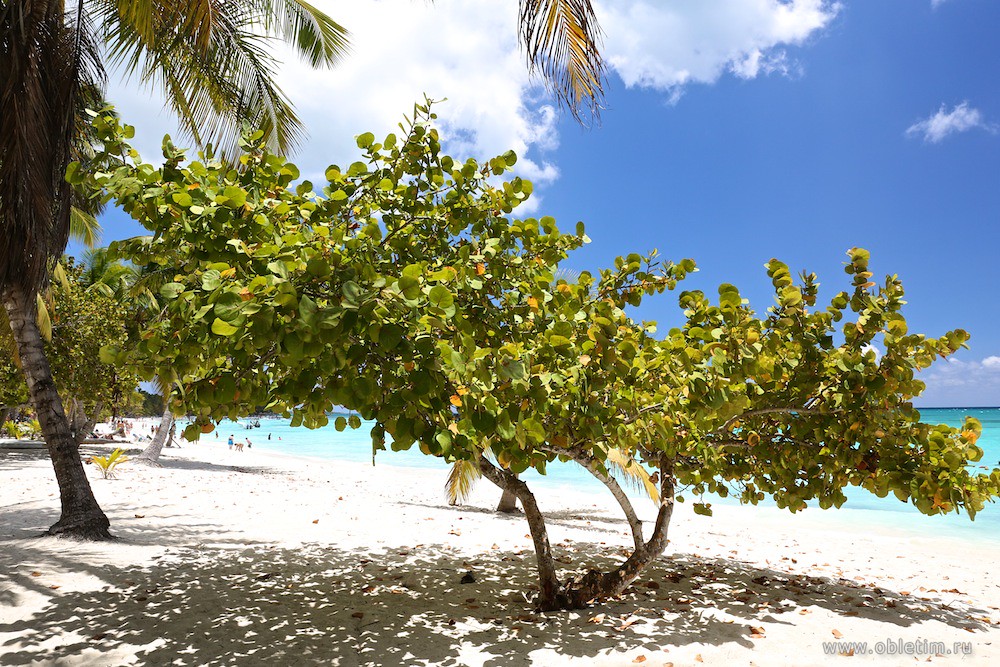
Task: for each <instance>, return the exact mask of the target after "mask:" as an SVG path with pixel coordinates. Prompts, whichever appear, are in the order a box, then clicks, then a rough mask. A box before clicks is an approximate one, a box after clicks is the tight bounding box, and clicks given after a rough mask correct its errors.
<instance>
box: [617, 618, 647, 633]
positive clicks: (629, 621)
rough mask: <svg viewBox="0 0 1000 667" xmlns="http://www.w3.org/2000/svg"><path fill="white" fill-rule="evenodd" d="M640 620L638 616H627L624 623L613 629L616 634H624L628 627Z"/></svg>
mask: <svg viewBox="0 0 1000 667" xmlns="http://www.w3.org/2000/svg"><path fill="white" fill-rule="evenodd" d="M640 620H642V619H640V618H639V617H638V616H629V617H628V618H627V619H626V620H625V621H623V622H622V624H621V625H619V626H618V627H617V628H615V629H616V630H618V632H624V631H625V630H628V629H629V628H630V627H632V626H633V625H635V624H636V623H638V622H639V621H640Z"/></svg>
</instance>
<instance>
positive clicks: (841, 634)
mask: <svg viewBox="0 0 1000 667" xmlns="http://www.w3.org/2000/svg"><path fill="white" fill-rule="evenodd" d="M831 634H832V635H833V636H834V637H836V638H837V639H840V638H841V637H843V636H844V633H843V632H841V631H840V630H836V629H834V630H833V631H831Z"/></svg>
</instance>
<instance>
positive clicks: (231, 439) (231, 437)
mask: <svg viewBox="0 0 1000 667" xmlns="http://www.w3.org/2000/svg"><path fill="white" fill-rule="evenodd" d="M232 448H233V436H232V434H230V435H229V449H232Z"/></svg>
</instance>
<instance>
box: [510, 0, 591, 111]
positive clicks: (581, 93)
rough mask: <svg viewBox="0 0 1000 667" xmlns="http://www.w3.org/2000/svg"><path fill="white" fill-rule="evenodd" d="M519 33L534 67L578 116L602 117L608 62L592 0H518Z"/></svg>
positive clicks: (529, 61)
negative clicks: (603, 52)
mask: <svg viewBox="0 0 1000 667" xmlns="http://www.w3.org/2000/svg"><path fill="white" fill-rule="evenodd" d="M520 28H521V33H520V38H521V43H522V45H523V47H524V49H525V52H526V55H527V57H528V65H529V67H530V68H531V70H532V71H537V72H540V73H541V75H542V78H543V80H544V81H545V85H546V87H547V88H548V89H549V90H550V91H551V92H552V94H553V95H555V96H556V98H557V99H558V100H559V102H560V103H561V104H563V105H564V106H566V108H568V109H569V111H570V113H572V114H573V117H574V118H576V119H577V120H579V121H583V120H585V116H588V115H589V116H590V117H591V118H595V119H596V118H597V117H599V116H600V110H601V108H602V104H603V100H604V79H605V66H604V60H603V58H602V57H601V50H600V40H601V32H600V28H599V27H598V25H597V18H596V16H595V15H594V8H593V6H592V4H591V2H590V0H520Z"/></svg>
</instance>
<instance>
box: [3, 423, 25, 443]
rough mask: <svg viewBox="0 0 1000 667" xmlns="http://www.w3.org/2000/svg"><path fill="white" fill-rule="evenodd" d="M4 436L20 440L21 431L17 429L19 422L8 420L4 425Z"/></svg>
mask: <svg viewBox="0 0 1000 667" xmlns="http://www.w3.org/2000/svg"><path fill="white" fill-rule="evenodd" d="M2 431H3V434H4V435H5V436H7V437H8V438H20V437H21V430H20V429H19V428H18V427H17V422H14V421H11V420H10V419H8V420H7V421H5V422H4V423H3V429H2Z"/></svg>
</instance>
